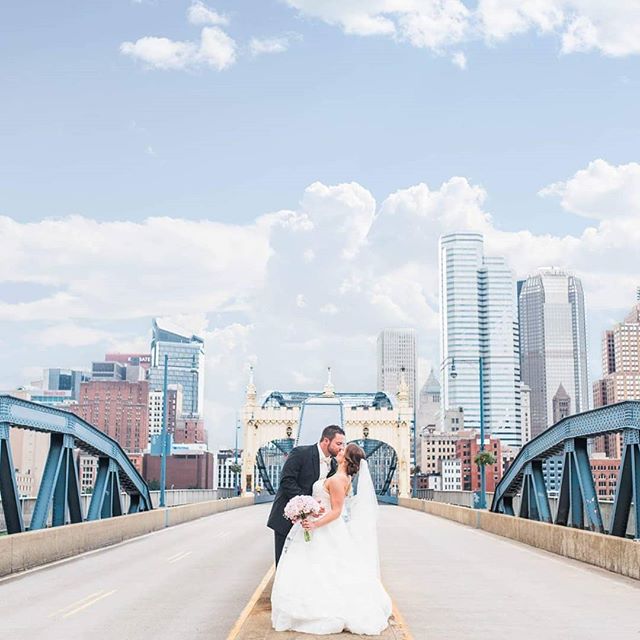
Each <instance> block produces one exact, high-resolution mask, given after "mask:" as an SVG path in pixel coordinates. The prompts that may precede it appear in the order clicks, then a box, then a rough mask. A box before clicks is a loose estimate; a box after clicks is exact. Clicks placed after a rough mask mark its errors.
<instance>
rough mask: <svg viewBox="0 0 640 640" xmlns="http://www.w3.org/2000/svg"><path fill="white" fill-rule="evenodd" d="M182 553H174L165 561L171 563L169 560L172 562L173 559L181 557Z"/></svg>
mask: <svg viewBox="0 0 640 640" xmlns="http://www.w3.org/2000/svg"><path fill="white" fill-rule="evenodd" d="M183 553H184V549H183V550H182V551H178V553H174V554H173V555H172V556H169V557H168V558H167V560H168V561H169V562H171V560H173V559H174V558H177V557H178V556H181V555H182V554H183Z"/></svg>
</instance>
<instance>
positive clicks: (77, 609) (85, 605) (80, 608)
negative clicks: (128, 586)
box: [62, 589, 117, 618]
mask: <svg viewBox="0 0 640 640" xmlns="http://www.w3.org/2000/svg"><path fill="white" fill-rule="evenodd" d="M116 591H117V589H113V590H112V591H108V592H107V593H103V594H102V595H100V596H98V597H97V598H94V599H93V600H89V602H85V603H84V604H83V605H81V606H79V607H76V608H75V609H73V610H72V611H68V612H67V613H65V614H64V615H63V616H62V617H63V618H68V617H69V616H72V615H75V614H76V613H78V611H82V610H83V609H86V608H87V607H90V606H91V605H93V604H95V603H96V602H99V601H100V600H103V599H104V598H108V597H109V596H110V595H113V594H114V593H115V592H116Z"/></svg>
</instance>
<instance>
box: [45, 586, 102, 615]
mask: <svg viewBox="0 0 640 640" xmlns="http://www.w3.org/2000/svg"><path fill="white" fill-rule="evenodd" d="M101 593H104V591H96V592H95V593H91V594H89V595H88V596H85V597H84V598H80V600H76V601H75V602H72V603H71V604H68V605H67V606H66V607H62V609H58V610H57V611H54V612H53V613H50V614H49V618H53V617H54V616H57V615H58V614H59V613H64V612H65V611H67V610H68V609H73V607H77V606H78V605H79V604H82V603H83V602H85V601H86V600H90V599H91V598H95V597H96V596H99V595H100V594H101Z"/></svg>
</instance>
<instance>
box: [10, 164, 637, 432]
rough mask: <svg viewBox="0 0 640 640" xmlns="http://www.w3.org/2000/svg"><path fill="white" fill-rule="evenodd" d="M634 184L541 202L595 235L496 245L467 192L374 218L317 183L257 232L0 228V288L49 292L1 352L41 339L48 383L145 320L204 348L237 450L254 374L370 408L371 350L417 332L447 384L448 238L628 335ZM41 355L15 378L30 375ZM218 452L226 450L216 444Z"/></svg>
mask: <svg viewBox="0 0 640 640" xmlns="http://www.w3.org/2000/svg"><path fill="white" fill-rule="evenodd" d="M639 174H640V167H639V166H638V165H636V164H633V163H632V164H627V165H619V166H615V165H611V164H609V163H607V162H605V161H604V160H596V161H594V162H592V163H590V164H589V165H588V166H587V167H586V168H584V169H581V170H580V171H577V172H576V173H575V175H574V176H572V177H570V178H568V179H566V180H564V181H562V182H557V183H554V184H553V185H551V186H549V187H547V188H546V189H544V190H543V192H542V194H543V195H544V196H545V198H547V199H549V198H551V199H557V200H558V202H559V203H560V205H561V206H562V207H563V208H564V209H565V210H567V211H568V212H572V213H579V214H580V215H583V216H587V217H589V218H591V221H589V222H587V223H586V224H585V229H584V230H583V231H582V232H581V233H577V234H572V235H566V236H560V235H554V234H534V233H531V232H530V231H527V230H521V231H504V230H502V229H500V228H499V227H497V226H496V225H495V224H494V222H493V220H492V218H491V215H490V214H489V212H488V211H487V209H486V198H487V193H486V191H485V189H484V188H483V187H482V186H481V185H478V184H474V183H473V182H471V181H470V180H468V179H467V178H464V177H460V176H458V177H452V178H450V179H448V180H446V181H444V182H443V183H442V184H440V185H428V184H426V183H421V184H417V185H413V186H410V187H408V188H404V189H400V190H398V191H396V192H394V193H391V194H389V195H388V196H387V197H386V198H384V199H383V200H382V201H381V202H376V200H375V198H374V197H373V195H372V194H371V193H370V192H369V191H368V190H367V189H366V187H365V186H363V185H360V184H358V183H355V182H351V183H344V184H336V185H326V184H324V183H321V182H315V183H313V184H311V185H309V187H308V188H307V189H306V190H305V191H304V193H303V194H301V197H300V202H299V204H298V205H297V206H296V207H294V208H293V209H291V210H281V211H275V212H271V213H267V214H264V215H261V216H259V217H257V218H256V220H255V221H254V222H253V223H252V224H248V225H232V224H221V223H214V222H210V221H200V222H196V221H188V220H180V219H171V218H150V219H148V220H146V221H144V222H141V223H130V222H96V221H94V220H88V219H86V218H83V217H72V218H64V219H60V220H42V221H40V222H31V223H19V222H17V221H15V220H12V219H10V218H6V217H5V218H0V234H1V235H2V237H3V239H4V240H5V242H4V247H5V250H4V251H3V252H2V253H1V254H0V284H2V282H16V281H18V282H29V283H33V284H35V285H41V286H40V288H34V289H33V290H34V291H37V292H38V294H37V295H39V296H40V298H39V299H35V300H31V301H29V302H21V303H10V302H6V301H5V302H1V303H0V319H1V320H2V323H3V336H5V337H6V339H7V340H8V341H9V342H12V343H20V342H21V341H22V342H24V344H27V341H25V340H24V336H23V332H24V331H25V326H26V327H28V329H27V330H28V331H30V332H32V333H31V334H30V335H36V334H41V335H40V337H39V342H38V344H39V345H42V348H43V349H44V348H46V349H48V351H47V353H48V354H49V356H48V362H49V363H51V362H53V364H51V365H50V366H55V363H56V362H60V366H65V364H64V362H61V360H63V357H66V358H69V359H71V358H72V359H73V362H74V364H75V363H76V362H77V361H78V360H79V358H80V356H79V355H78V354H80V353H82V354H86V353H87V349H89V348H93V346H95V356H94V357H100V356H101V353H102V348H103V345H104V344H107V343H108V344H119V345H124V346H132V345H141V344H143V343H144V342H145V340H148V337H147V334H148V327H149V325H150V319H151V317H152V316H169V317H171V318H172V319H174V320H175V321H177V322H179V323H180V324H183V325H185V324H187V325H189V327H190V328H191V329H190V330H192V331H194V332H197V333H200V334H202V335H203V337H204V338H205V341H206V352H207V363H208V364H207V374H206V376H207V377H206V397H207V399H206V403H207V404H206V406H207V411H208V413H207V421H208V425H209V429H210V430H211V431H212V432H214V433H215V432H216V431H220V430H222V432H223V433H232V431H231V429H232V425H233V420H234V411H235V409H237V407H238V406H239V405H240V404H241V403H242V393H243V388H244V385H245V384H246V377H247V366H248V363H254V364H255V367H256V383H257V385H258V388H259V390H260V391H267V390H268V389H269V388H281V389H292V388H299V387H303V388H305V389H317V390H321V388H322V385H323V384H324V381H325V377H326V367H327V366H333V371H334V381H335V384H336V386H337V388H339V389H349V390H354V391H362V390H367V389H368V390H371V389H373V388H375V385H376V378H375V338H376V336H377V334H378V332H379V331H380V330H381V329H382V328H383V327H385V326H412V327H415V328H416V329H417V330H418V333H419V336H420V362H421V370H423V371H428V369H429V367H430V365H432V364H435V365H436V366H437V362H438V357H439V354H438V306H439V300H438V257H437V256H438V252H437V246H438V238H439V236H440V235H441V234H443V233H447V232H452V231H460V230H475V231H479V232H481V233H483V235H484V238H485V244H486V252H487V253H488V254H489V255H503V256H505V257H506V258H507V260H508V261H509V264H510V265H511V267H512V269H513V270H514V272H515V274H516V275H517V276H518V277H525V276H527V275H528V274H530V273H533V272H534V271H535V270H536V269H537V268H539V267H541V266H547V265H557V266H559V267H565V268H568V269H570V270H571V271H573V272H574V273H576V274H577V275H578V276H580V277H581V278H582V280H583V283H584V286H585V290H586V302H587V308H588V311H589V314H590V315H589V318H590V321H591V322H590V326H589V330H590V331H591V333H592V335H593V334H594V333H595V336H596V340H595V342H596V344H597V342H598V341H599V333H600V330H601V329H602V328H603V326H601V324H598V320H597V318H611V317H613V318H616V317H619V316H620V309H624V308H625V307H627V306H629V305H630V304H631V303H632V302H633V297H634V296H633V294H634V291H635V286H636V285H637V269H636V268H635V263H634V260H633V259H632V256H635V255H636V253H637V246H638V245H639V244H640V205H638V202H640V198H638V197H637V195H634V194H637V188H638V180H639V178H638V176H639ZM550 202H551V201H550ZM185 314H187V315H185ZM594 318H596V319H595V320H594ZM132 322H133V323H134V325H135V327H136V329H135V330H136V331H137V332H138V336H136V335H135V334H133V335H132V329H131V326H130V325H131V323H132ZM122 323H125V324H127V323H128V324H127V327H123V326H121V325H122ZM29 342H31V343H33V341H29ZM92 345H93V346H92ZM80 348H83V349H84V350H83V351H78V349H80ZM24 349H27V347H24ZM56 349H58V351H55V350H56ZM32 351H33V350H30V351H29V358H27V357H26V356H25V357H24V358H22V359H21V358H18V359H17V360H16V361H17V362H20V363H21V366H27V365H29V366H31V365H33V364H36V363H34V362H33V360H32V357H31V353H32ZM25 353H26V352H25ZM55 353H57V354H58V358H59V359H56V358H54V357H53V355H52V354H55ZM92 353H93V352H92ZM15 358H16V354H14V355H13V359H15ZM596 359H597V354H596ZM5 368H6V367H5ZM19 382H23V381H21V380H18V381H16V383H19ZM227 427H229V431H226V432H225V429H227ZM230 437H232V435H231V436H230ZM214 442H218V443H219V444H222V445H228V444H229V440H228V438H227V439H225V437H224V436H221V437H220V439H219V440H216V439H215V437H214Z"/></svg>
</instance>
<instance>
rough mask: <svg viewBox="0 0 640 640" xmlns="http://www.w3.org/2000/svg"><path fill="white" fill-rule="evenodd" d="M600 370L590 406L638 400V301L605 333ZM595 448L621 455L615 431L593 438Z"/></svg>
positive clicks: (609, 455) (639, 387)
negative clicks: (599, 376)
mask: <svg viewBox="0 0 640 640" xmlns="http://www.w3.org/2000/svg"><path fill="white" fill-rule="evenodd" d="M602 372H603V376H602V378H601V379H600V380H596V381H595V382H594V383H593V406H594V407H604V406H606V405H609V404H614V403H616V402H622V401H623V400H640V302H638V303H637V304H635V305H634V306H633V308H632V309H631V311H630V312H629V313H628V314H627V316H626V317H625V319H624V321H623V322H619V323H618V324H616V325H615V326H614V327H613V329H610V330H607V331H605V332H604V336H603V337H602ZM594 451H595V452H597V453H604V454H605V455H606V457H608V458H611V459H613V460H616V459H619V458H620V457H621V455H622V438H621V437H620V434H618V433H612V434H609V435H605V436H599V437H597V438H594Z"/></svg>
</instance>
